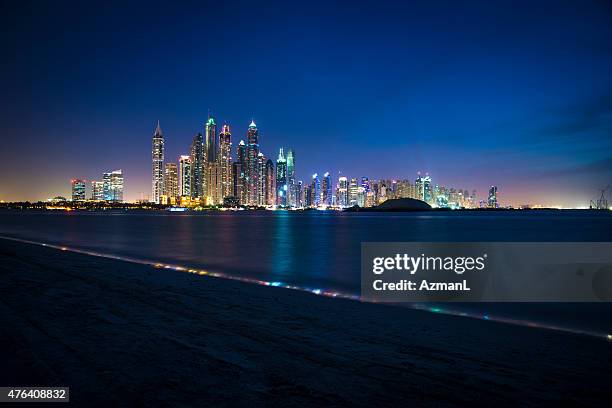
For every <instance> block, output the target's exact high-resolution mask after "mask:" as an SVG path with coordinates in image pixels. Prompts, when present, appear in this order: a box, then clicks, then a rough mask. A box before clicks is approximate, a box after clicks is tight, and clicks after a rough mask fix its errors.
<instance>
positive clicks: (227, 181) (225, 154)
mask: <svg viewBox="0 0 612 408" xmlns="http://www.w3.org/2000/svg"><path fill="white" fill-rule="evenodd" d="M218 161H219V167H220V170H221V197H222V198H225V197H229V196H231V195H233V191H232V190H233V189H232V134H231V132H230V127H229V125H228V124H225V125H223V127H222V128H221V133H220V134H219V157H218Z"/></svg>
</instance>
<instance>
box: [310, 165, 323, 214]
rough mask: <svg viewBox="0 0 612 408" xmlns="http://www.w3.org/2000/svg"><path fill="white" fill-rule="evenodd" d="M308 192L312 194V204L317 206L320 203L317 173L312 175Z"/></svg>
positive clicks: (319, 186) (319, 185)
mask: <svg viewBox="0 0 612 408" xmlns="http://www.w3.org/2000/svg"><path fill="white" fill-rule="evenodd" d="M310 194H311V195H312V200H311V202H312V204H311V205H312V206H313V207H318V206H319V205H321V181H320V180H319V175H318V174H317V173H315V174H313V175H312V183H311V184H310Z"/></svg>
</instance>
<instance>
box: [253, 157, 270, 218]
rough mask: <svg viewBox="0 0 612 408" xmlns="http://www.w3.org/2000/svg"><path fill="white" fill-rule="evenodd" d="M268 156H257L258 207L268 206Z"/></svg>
mask: <svg viewBox="0 0 612 408" xmlns="http://www.w3.org/2000/svg"><path fill="white" fill-rule="evenodd" d="M267 161H268V159H266V156H264V154H263V153H262V152H259V153H258V154H257V192H256V198H257V205H260V206H263V205H267V202H266V199H267V187H268V186H267V185H266V162H267Z"/></svg>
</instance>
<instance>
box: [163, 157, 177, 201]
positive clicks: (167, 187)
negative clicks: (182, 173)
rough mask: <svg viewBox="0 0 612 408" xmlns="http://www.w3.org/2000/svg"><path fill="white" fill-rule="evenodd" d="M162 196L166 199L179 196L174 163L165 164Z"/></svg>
mask: <svg viewBox="0 0 612 408" xmlns="http://www.w3.org/2000/svg"><path fill="white" fill-rule="evenodd" d="M164 194H165V195H166V196H167V197H168V198H176V197H178V196H179V187H178V167H177V165H176V163H166V165H165V167H164Z"/></svg>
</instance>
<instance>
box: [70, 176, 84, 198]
mask: <svg viewBox="0 0 612 408" xmlns="http://www.w3.org/2000/svg"><path fill="white" fill-rule="evenodd" d="M70 183H71V186H72V201H83V200H85V180H80V179H73V180H71V182H70Z"/></svg>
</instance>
